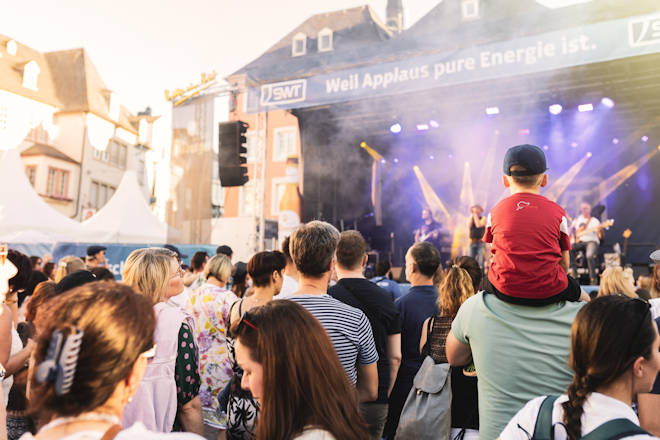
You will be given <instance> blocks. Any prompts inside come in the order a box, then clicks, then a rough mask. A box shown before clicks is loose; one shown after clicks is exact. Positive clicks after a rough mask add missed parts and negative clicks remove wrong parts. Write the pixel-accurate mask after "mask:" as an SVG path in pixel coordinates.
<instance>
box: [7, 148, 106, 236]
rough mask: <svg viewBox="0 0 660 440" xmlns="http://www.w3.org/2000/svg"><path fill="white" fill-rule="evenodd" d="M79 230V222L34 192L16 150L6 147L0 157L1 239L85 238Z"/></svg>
mask: <svg viewBox="0 0 660 440" xmlns="http://www.w3.org/2000/svg"><path fill="white" fill-rule="evenodd" d="M90 232H93V231H91V230H90ZM81 234H83V231H82V229H81V227H80V223H78V222H76V221H74V220H71V219H70V218H68V217H67V216H65V215H63V214H61V213H60V212H58V211H57V210H55V209H53V208H52V207H50V206H49V205H48V204H47V203H46V202H45V201H44V200H43V199H42V198H41V197H40V196H39V195H38V194H37V193H36V192H35V190H34V188H32V185H30V181H29V180H28V179H27V177H26V176H25V172H24V171H23V163H22V162H21V158H20V156H19V152H18V150H17V149H15V148H14V149H10V150H7V151H5V153H4V155H3V156H2V160H1V161H0V241H7V242H22V243H36V242H40V243H43V242H55V241H73V242H77V241H85V240H84V236H82V235H81Z"/></svg>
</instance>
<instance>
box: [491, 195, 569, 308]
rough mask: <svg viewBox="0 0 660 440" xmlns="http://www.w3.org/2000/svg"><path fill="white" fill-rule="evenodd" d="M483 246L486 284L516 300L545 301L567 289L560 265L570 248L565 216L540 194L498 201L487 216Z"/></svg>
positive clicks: (513, 196)
mask: <svg viewBox="0 0 660 440" xmlns="http://www.w3.org/2000/svg"><path fill="white" fill-rule="evenodd" d="M484 241H485V242H486V243H492V244H493V247H492V249H491V252H492V253H493V261H492V263H491V265H490V271H489V272H488V280H489V281H490V282H491V284H492V285H493V286H495V288H496V289H497V290H499V291H500V292H502V293H504V294H506V295H510V296H514V297H518V298H531V299H534V298H539V299H540V298H548V297H550V296H553V295H556V294H558V293H559V292H561V291H562V290H564V289H566V287H567V286H568V279H567V278H566V272H564V269H562V268H561V266H560V265H559V261H560V260H561V254H562V251H565V250H570V249H571V242H570V239H569V237H568V220H567V219H566V213H565V212H564V210H563V209H562V208H561V206H559V205H558V204H556V203H555V202H553V201H551V200H549V199H547V198H546V197H543V196H542V195H539V194H531V193H518V194H514V195H512V196H510V197H507V198H506V199H503V200H501V201H500V202H499V203H498V204H497V205H495V207H493V209H492V210H491V212H490V214H488V221H487V223H486V233H485V234H484Z"/></svg>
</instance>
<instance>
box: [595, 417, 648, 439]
mask: <svg viewBox="0 0 660 440" xmlns="http://www.w3.org/2000/svg"><path fill="white" fill-rule="evenodd" d="M641 434H645V435H651V434H649V433H648V432H646V431H645V430H643V429H642V428H641V427H639V426H638V425H636V424H635V423H634V422H632V421H631V420H629V419H614V420H610V421H609V422H605V423H603V424H602V425H600V426H599V427H598V428H596V429H594V430H593V431H591V432H590V433H589V434H587V435H585V436H582V439H583V440H619V439H622V438H625V437H630V436H633V435H641Z"/></svg>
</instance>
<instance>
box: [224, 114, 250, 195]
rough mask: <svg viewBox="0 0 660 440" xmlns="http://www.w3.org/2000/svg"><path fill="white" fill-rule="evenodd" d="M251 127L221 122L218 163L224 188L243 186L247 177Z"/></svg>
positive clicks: (237, 122) (240, 123)
mask: <svg viewBox="0 0 660 440" xmlns="http://www.w3.org/2000/svg"><path fill="white" fill-rule="evenodd" d="M248 127H249V125H248V124H247V123H246V122H243V121H230V122H221V123H220V124H219V125H218V138H219V139H218V142H219V145H218V162H219V165H220V169H219V174H220V183H221V184H222V186H242V185H245V184H246V183H247V181H248V180H249V178H248V175H247V166H246V163H247V148H246V146H245V143H246V142H247V138H246V137H245V132H246V131H247V129H248Z"/></svg>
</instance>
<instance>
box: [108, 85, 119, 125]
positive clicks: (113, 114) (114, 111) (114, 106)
mask: <svg viewBox="0 0 660 440" xmlns="http://www.w3.org/2000/svg"><path fill="white" fill-rule="evenodd" d="M119 110H120V107H119V96H117V94H116V93H114V92H110V119H112V120H113V121H119Z"/></svg>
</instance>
